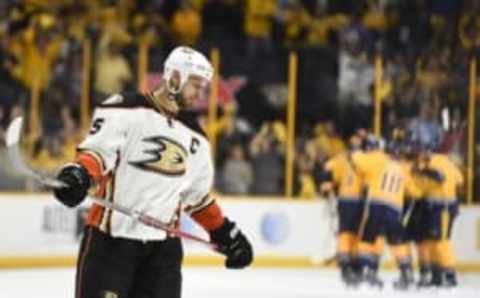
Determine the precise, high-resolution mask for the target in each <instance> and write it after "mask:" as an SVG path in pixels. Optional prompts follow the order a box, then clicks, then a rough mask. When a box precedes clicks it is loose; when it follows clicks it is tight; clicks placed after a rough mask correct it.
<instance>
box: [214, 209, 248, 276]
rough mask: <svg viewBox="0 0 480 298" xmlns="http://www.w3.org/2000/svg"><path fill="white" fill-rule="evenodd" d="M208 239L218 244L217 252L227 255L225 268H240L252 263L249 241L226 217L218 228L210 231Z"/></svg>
mask: <svg viewBox="0 0 480 298" xmlns="http://www.w3.org/2000/svg"><path fill="white" fill-rule="evenodd" d="M210 239H211V240H212V242H213V243H215V244H217V245H218V248H219V252H220V253H222V254H224V255H225V256H226V257H227V259H226V260H225V266H226V267H227V268H229V269H241V268H244V267H247V266H248V265H250V263H252V260H253V250H252V246H251V245H250V242H249V241H248V239H247V238H246V237H245V235H244V234H243V233H242V232H241V231H240V230H239V229H238V228H237V226H236V225H235V223H234V222H231V221H230V220H228V218H225V222H224V223H223V224H222V226H221V227H220V228H218V229H216V230H214V231H212V232H210Z"/></svg>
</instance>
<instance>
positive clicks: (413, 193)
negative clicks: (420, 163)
mask: <svg viewBox="0 0 480 298" xmlns="http://www.w3.org/2000/svg"><path fill="white" fill-rule="evenodd" d="M405 189H406V193H407V195H408V196H410V197H412V198H414V199H419V198H421V197H422V195H423V192H422V188H421V187H420V185H418V184H417V181H416V179H414V178H413V176H412V174H411V173H410V170H405Z"/></svg>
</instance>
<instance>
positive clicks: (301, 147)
mask: <svg viewBox="0 0 480 298" xmlns="http://www.w3.org/2000/svg"><path fill="white" fill-rule="evenodd" d="M86 40H88V41H90V42H91V44H92V46H93V51H92V58H93V59H92V65H91V77H90V82H86V83H88V84H89V85H90V94H89V97H90V100H91V103H92V106H93V105H94V104H95V103H98V102H100V101H102V100H103V99H104V98H105V97H106V96H107V95H108V94H112V93H116V92H121V91H129V90H136V89H137V88H138V84H137V82H138V73H137V69H138V66H139V62H138V56H139V55H138V53H139V45H140V44H144V45H145V44H146V45H147V46H148V53H149V61H148V70H149V71H150V72H160V71H161V65H162V62H163V59H164V58H165V56H166V54H167V53H168V52H169V50H170V49H172V48H173V47H175V46H176V45H179V44H184V45H190V46H193V47H196V48H197V49H199V50H201V51H202V52H204V53H207V54H208V53H209V52H210V50H211V49H212V48H214V47H217V48H219V50H220V53H221V74H222V76H223V77H225V78H228V77H231V76H234V75H241V76H244V77H245V78H246V79H247V80H246V82H247V83H246V84H245V85H244V86H243V88H242V89H241V90H239V91H238V92H237V93H236V94H235V100H234V101H233V102H230V103H228V104H225V105H223V106H220V107H219V115H220V119H219V121H218V123H217V127H216V128H217V129H216V131H217V133H218V147H217V151H216V167H217V173H218V175H217V177H218V181H217V182H216V183H217V186H216V188H217V189H218V191H220V192H223V193H228V194H246V193H248V194H258V195H281V194H282V193H283V189H284V181H285V175H284V172H285V171H284V159H285V158H284V157H285V150H286V141H285V139H286V128H285V124H284V122H285V121H284V119H285V115H286V114H285V110H286V101H287V92H286V89H287V77H288V71H287V69H288V54H289V53H290V51H292V50H295V51H296V52H297V53H298V55H299V68H298V101H297V113H296V119H297V120H296V123H297V125H296V127H297V129H296V136H297V138H296V145H295V147H296V148H295V149H296V153H295V194H296V195H298V196H300V197H305V198H310V197H315V196H316V194H317V182H316V179H315V172H316V169H317V168H319V167H321V165H322V163H323V162H324V161H325V160H326V159H327V158H329V157H331V156H332V155H334V154H336V153H339V152H341V151H342V150H344V149H345V143H344V141H345V140H346V139H347V138H348V137H349V136H350V135H351V134H352V133H354V132H356V131H358V129H366V130H371V128H372V122H373V121H372V119H373V106H374V101H373V98H374V94H375V93H377V95H378V97H379V98H381V100H382V134H383V135H384V136H385V137H390V136H392V134H393V133H394V131H397V130H399V129H400V130H404V131H414V132H416V133H417V134H418V135H420V136H421V138H423V140H424V141H425V142H426V143H432V142H433V143H436V144H437V145H438V148H440V150H442V151H443V152H447V153H449V154H450V155H451V156H452V157H453V158H454V159H455V160H456V162H458V164H459V165H461V166H465V156H466V155H465V150H466V148H465V147H466V146H465V144H466V133H465V131H466V125H467V123H466V119H467V117H466V115H467V107H468V90H469V63H470V59H471V58H472V57H475V56H476V55H477V52H478V51H477V49H478V46H479V45H480V1H479V0H463V1H462V0H168V1H167V0H145V1H135V0H90V1H75V0H23V1H21V0H4V1H1V3H0V139H3V138H2V137H1V135H2V134H4V130H5V127H6V125H7V124H8V122H9V121H10V119H12V117H14V116H17V115H22V114H25V115H29V112H30V104H31V90H32V89H34V88H37V89H39V90H40V123H41V125H40V127H38V130H39V133H38V135H37V136H35V137H34V138H30V139H28V140H27V143H28V146H27V147H28V148H29V150H30V153H31V154H30V155H31V157H32V160H31V162H32V163H33V164H34V165H35V164H36V165H41V168H43V169H45V170H46V171H54V170H55V168H56V167H57V166H58V165H59V164H61V163H63V162H64V161H66V160H69V159H71V158H72V157H73V156H74V154H75V150H74V148H75V144H76V143H77V142H78V141H79V140H80V139H81V137H82V132H81V130H80V129H79V127H80V125H79V118H80V98H81V92H82V84H83V83H85V82H82V79H83V78H84V76H83V70H84V65H82V61H83V60H82V58H83V55H84V54H85V53H84V45H85V41H86ZM377 57H382V67H381V73H382V74H381V77H380V84H379V86H380V88H379V89H378V90H375V89H374V81H375V72H376V69H375V63H376V61H377V60H376V59H377ZM377 71H378V68H377ZM196 112H197V113H198V114H199V117H200V119H201V120H202V117H203V118H205V117H204V116H205V111H202V110H199V111H196ZM477 139H480V138H477ZM0 150H4V149H3V148H2V149H0ZM2 158H3V157H2ZM479 160H480V159H479ZM1 164H2V165H3V164H5V163H4V162H3V161H1ZM3 172H5V169H4V167H2V169H0V175H1V179H0V181H3V182H0V188H3V189H6V188H12V187H13V188H19V187H24V186H19V185H23V184H22V183H15V178H8V177H10V176H7V175H5V173H3ZM477 172H478V171H477ZM477 184H479V185H480V183H477Z"/></svg>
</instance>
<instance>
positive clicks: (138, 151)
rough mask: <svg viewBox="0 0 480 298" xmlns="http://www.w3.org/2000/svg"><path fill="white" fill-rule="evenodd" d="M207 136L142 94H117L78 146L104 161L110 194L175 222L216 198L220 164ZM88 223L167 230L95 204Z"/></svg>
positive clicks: (121, 232)
mask: <svg viewBox="0 0 480 298" xmlns="http://www.w3.org/2000/svg"><path fill="white" fill-rule="evenodd" d="M209 146H210V145H209V143H208V141H207V139H206V138H205V137H204V135H202V134H201V133H199V132H197V131H194V130H193V129H191V128H189V127H187V126H186V125H185V124H184V123H182V122H180V121H178V120H176V119H173V118H169V117H167V116H165V115H163V114H161V113H159V112H158V111H156V110H155V109H153V108H152V107H150V106H148V103H147V99H146V97H144V96H143V95H141V94H130V95H128V94H122V95H120V94H117V95H113V96H111V97H109V98H108V99H107V100H106V101H105V102H104V103H103V104H102V105H100V106H99V107H97V108H96V110H95V112H94V115H93V119H92V127H91V130H90V134H89V135H88V136H87V137H86V139H85V140H84V141H83V142H82V143H81V144H80V145H79V146H78V150H79V151H80V152H88V153H89V154H91V155H93V156H95V157H97V159H98V160H99V162H101V163H102V164H103V169H104V173H103V174H104V175H105V176H106V177H108V179H105V180H107V181H106V182H107V185H106V186H104V187H105V191H104V198H105V199H106V200H110V201H113V202H117V203H118V204H121V205H123V206H125V207H127V208H132V209H135V210H139V211H142V212H145V213H146V214H148V215H150V216H153V217H155V218H157V219H159V220H161V221H163V222H165V223H171V224H172V225H174V224H175V223H176V222H177V221H178V217H179V213H180V210H182V209H185V210H188V211H189V212H193V211H196V210H200V209H202V208H204V207H205V206H207V205H208V204H210V203H211V200H212V199H211V198H210V197H209V196H208V193H209V191H210V189H211V187H212V183H213V176H214V169H213V163H212V159H211V155H210V147H209ZM88 224H90V225H95V226H97V227H98V228H99V229H101V230H102V231H104V232H107V233H110V234H111V235H112V236H114V237H122V238H129V239H137V240H143V241H147V240H162V239H165V238H166V236H167V235H166V233H165V232H163V231H161V230H157V229H154V228H151V227H147V226H145V225H143V224H141V223H138V222H136V221H135V220H133V219H132V218H130V217H128V216H125V215H122V214H120V213H118V212H115V211H110V210H106V209H104V208H103V207H100V206H98V205H96V204H94V205H93V206H92V207H91V210H90V214H89V219H88Z"/></svg>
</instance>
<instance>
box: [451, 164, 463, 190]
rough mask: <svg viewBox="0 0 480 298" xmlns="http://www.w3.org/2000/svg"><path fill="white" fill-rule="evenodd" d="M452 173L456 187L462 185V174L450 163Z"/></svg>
mask: <svg viewBox="0 0 480 298" xmlns="http://www.w3.org/2000/svg"><path fill="white" fill-rule="evenodd" d="M452 173H453V175H454V177H455V182H456V185H457V186H461V185H462V184H463V183H464V180H463V174H462V172H461V171H460V169H459V168H458V167H457V166H456V165H455V164H453V163H452Z"/></svg>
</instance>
